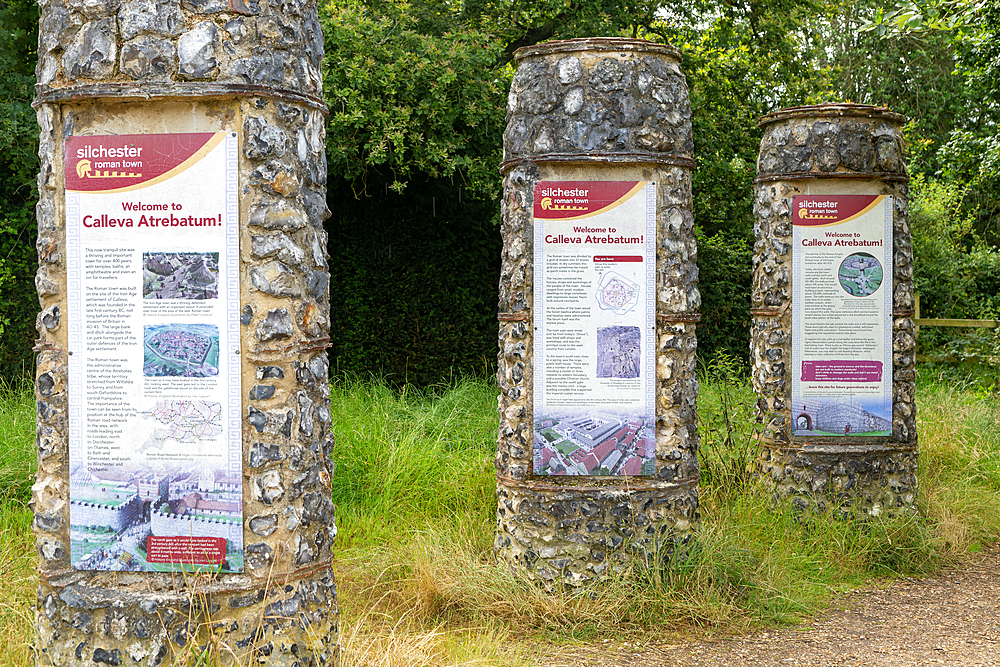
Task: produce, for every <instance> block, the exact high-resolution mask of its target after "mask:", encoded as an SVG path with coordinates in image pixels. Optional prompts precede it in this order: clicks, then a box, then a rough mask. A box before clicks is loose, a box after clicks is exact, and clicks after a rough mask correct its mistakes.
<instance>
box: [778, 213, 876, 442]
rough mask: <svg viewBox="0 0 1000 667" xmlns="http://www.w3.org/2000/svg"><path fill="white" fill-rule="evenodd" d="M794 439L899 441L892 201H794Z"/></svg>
mask: <svg viewBox="0 0 1000 667" xmlns="http://www.w3.org/2000/svg"><path fill="white" fill-rule="evenodd" d="M793 211H794V212H793V224H792V227H793V239H794V247H793V250H792V274H793V275H792V288H793V295H792V434H793V435H795V436H840V437H850V436H875V437H877V436H888V435H891V434H892V295H893V282H892V197H889V196H885V195H823V196H813V195H809V196H797V197H794V199H793Z"/></svg>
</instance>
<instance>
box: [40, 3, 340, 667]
mask: <svg viewBox="0 0 1000 667" xmlns="http://www.w3.org/2000/svg"><path fill="white" fill-rule="evenodd" d="M40 5H41V17H40V31H39V46H38V53H39V63H38V68H37V75H38V79H37V98H36V100H35V104H34V106H35V107H36V109H37V115H38V122H39V125H40V127H41V134H40V146H39V155H40V159H41V173H40V175H39V178H38V188H39V195H40V201H39V204H38V255H39V270H38V275H37V278H36V285H37V288H38V293H39V299H40V302H41V309H42V312H41V314H40V316H39V321H38V328H39V332H40V338H39V340H38V341H37V346H36V348H35V349H36V350H37V351H38V353H39V354H38V364H37V383H36V397H37V400H38V425H37V428H38V474H37V482H36V484H35V485H34V487H33V489H32V492H33V493H32V498H33V500H32V502H33V507H34V512H35V520H34V531H35V534H36V538H37V549H38V556H39V589H38V607H37V614H36V624H35V626H36V631H37V637H36V639H35V642H36V644H37V656H38V664H40V665H92V664H94V663H105V664H108V665H119V664H121V665H148V666H150V667H156V666H157V665H168V664H172V662H173V661H174V660H175V659H181V658H183V657H184V656H187V659H191V658H192V656H196V655H205V656H206V657H207V659H208V662H209V663H212V664H214V663H215V661H216V660H217V661H218V662H220V663H225V664H229V663H231V662H233V661H235V660H238V661H239V663H240V664H249V663H250V661H251V660H254V661H260V662H261V663H264V662H266V663H267V664H269V665H305V664H316V665H330V664H337V662H338V653H339V646H338V643H337V622H338V615H337V598H336V586H335V582H334V577H333V572H332V569H331V544H332V541H333V538H334V536H335V534H336V528H335V525H334V522H333V511H334V508H333V506H332V503H331V501H330V488H331V487H330V475H331V473H332V465H331V463H330V453H331V448H332V438H333V436H332V434H331V433H330V431H329V427H330V410H329V385H328V379H327V378H328V362H327V355H326V352H325V349H326V347H327V346H328V341H329V295H328V287H329V273H328V265H327V252H326V238H327V237H326V233H325V232H324V230H323V221H324V219H325V218H326V217H328V216H329V210H328V209H327V205H326V187H325V184H326V159H325V151H324V124H325V121H324V119H325V116H326V113H327V110H326V107H325V105H324V103H323V99H322V88H321V82H322V72H321V67H322V59H323V36H322V33H321V29H320V25H319V21H318V19H317V11H316V3H315V2H313V1H311V0H291V1H288V2H281V3H277V2H267V1H262V2H258V0H247V2H244V0H113V1H106V2H105V1H91V0H41V2H40ZM181 133H229V136H236V137H238V151H234V152H233V157H232V158H231V159H232V160H233V161H234V164H237V165H238V169H237V170H236V172H237V173H238V188H233V190H232V192H233V193H234V196H233V198H232V202H231V204H232V206H233V211H234V213H233V216H234V218H233V219H234V220H238V225H239V228H238V235H237V236H238V246H234V252H235V253H236V255H238V258H237V259H236V260H234V262H235V263H234V266H236V267H238V269H237V270H238V274H237V275H238V284H237V283H236V282H235V281H234V282H233V283H232V284H231V285H229V286H227V287H228V288H231V289H233V290H235V293H236V294H238V298H239V309H238V313H237V314H236V316H235V317H234V318H233V323H232V326H233V331H236V332H238V333H237V335H236V340H237V343H236V345H238V347H237V348H236V349H234V350H231V351H230V352H231V353H232V354H236V355H239V356H238V357H236V359H237V361H236V362H235V363H236V364H238V372H239V376H240V377H241V378H242V397H241V398H237V399H236V401H235V406H236V407H235V408H234V410H233V414H234V415H235V416H236V419H237V420H238V423H237V424H236V425H235V426H234V428H239V429H241V436H240V438H241V440H242V471H238V470H237V471H236V473H235V474H237V475H239V476H240V477H241V478H242V489H243V491H242V493H243V498H242V517H243V524H242V527H238V528H237V529H236V530H237V531H239V533H240V534H242V546H244V551H243V553H242V555H243V557H244V563H245V564H244V566H243V567H242V568H240V567H235V568H233V571H232V572H230V573H221V574H220V573H216V574H214V575H213V574H190V573H182V572H177V571H174V572H159V573H158V572H149V571H139V572H136V571H126V572H109V571H93V570H87V569H74V565H73V561H72V559H71V534H70V504H71V498H70V494H71V491H70V486H71V485H70V470H71V465H72V463H73V460H72V455H71V454H70V451H71V448H72V445H73V443H72V442H71V436H70V419H71V417H72V415H70V414H69V409H70V404H71V401H70V390H69V386H70V380H69V372H70V371H69V368H70V357H69V355H70V354H71V353H72V352H71V350H72V348H71V340H70V333H71V331H70V330H71V326H72V324H73V323H72V322H71V321H70V320H69V317H68V315H67V313H68V312H71V311H72V308H68V297H67V290H68V289H69V288H68V283H67V274H68V272H71V271H72V270H73V269H74V267H73V266H72V262H71V261H70V260H71V259H72V258H69V257H68V256H67V223H66V219H67V218H66V216H67V205H66V182H65V179H66V171H65V167H66V162H67V160H68V156H67V155H66V154H65V151H66V146H67V142H69V141H70V140H71V139H72V138H74V137H75V138H79V137H85V136H88V135H134V136H139V135H154V134H159V135H169V134H181ZM136 199H137V200H138V199H140V197H139V196H137V197H136ZM229 205H230V202H227V206H229ZM222 288H223V286H221V285H220V291H221V290H222ZM237 320H238V321H237ZM216 324H218V325H219V326H220V327H221V326H222V324H221V323H218V322H216ZM226 352H227V351H226V350H223V351H222V352H221V353H222V354H225V353H226ZM230 432H231V429H230ZM140 444H141V443H134V446H136V447H138V446H139V445H140ZM235 467H236V468H237V469H238V468H240V465H239V463H238V462H236V463H235ZM162 492H163V493H166V491H165V490H163V491H162ZM238 525H239V524H237V526H238ZM240 570H242V571H240Z"/></svg>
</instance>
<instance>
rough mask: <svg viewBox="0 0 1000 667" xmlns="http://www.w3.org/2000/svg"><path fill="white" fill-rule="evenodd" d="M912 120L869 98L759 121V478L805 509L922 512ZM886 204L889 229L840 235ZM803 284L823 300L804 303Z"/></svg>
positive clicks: (754, 344) (755, 334)
mask: <svg viewBox="0 0 1000 667" xmlns="http://www.w3.org/2000/svg"><path fill="white" fill-rule="evenodd" d="M904 122H905V119H904V118H903V117H902V116H900V115H899V114H895V113H892V112H890V111H888V110H886V109H884V108H879V107H872V106H867V105H858V104H826V105H821V106H810V107H797V108H790V109H783V110H781V111H778V112H775V113H773V114H770V115H767V116H764V117H763V118H762V119H761V121H760V123H761V126H762V127H763V129H764V138H763V139H762V140H761V147H760V156H759V157H758V160H757V178H756V181H755V185H754V215H755V225H754V233H755V237H756V243H755V246H754V258H753V292H752V304H751V305H752V310H751V312H752V316H753V323H752V327H751V344H750V349H751V357H752V363H753V386H754V389H755V391H756V392H757V395H758V400H757V408H758V413H759V415H760V417H761V418H762V419H763V421H764V423H765V424H766V429H765V431H764V433H763V436H762V438H761V445H762V448H761V457H760V472H761V475H762V477H763V479H764V480H765V481H766V482H767V483H769V484H770V485H771V486H772V487H773V489H774V493H775V496H776V498H780V499H783V500H784V501H786V502H790V503H791V504H793V505H794V506H796V507H798V508H800V509H818V510H820V511H823V510H825V509H826V508H828V507H831V506H833V507H834V508H837V510H838V511H844V512H846V511H851V512H855V511H860V512H862V513H866V514H869V515H872V516H878V515H880V514H883V513H888V514H892V513H901V512H902V513H907V512H911V511H914V510H915V508H916V493H917V480H916V476H915V473H916V469H917V429H916V405H915V402H914V382H915V371H914V360H915V354H914V349H915V335H914V323H913V310H914V300H913V249H912V244H911V239H910V220H909V207H908V202H907V184H908V181H909V177H908V176H907V174H906V165H905V148H904V143H903V136H902V132H901V131H900V127H901V126H902V124H903V123H904ZM883 198H884V199H883ZM852 202H860V204H859V206H862V205H863V206H867V207H870V208H871V207H874V208H871V211H869V212H868V213H865V212H864V210H862V209H860V208H859V209H858V210H854V209H852V208H851V206H853V205H854V204H852ZM838 207H839V208H838ZM841 209H842V210H841ZM876 212H878V215H880V216H882V219H881V220H880V221H878V222H877V224H876V227H882V229H881V230H879V231H878V232H877V233H874V234H873V235H872V238H871V239H869V238H867V236H868V235H867V234H865V233H861V232H859V233H856V234H850V233H845V232H843V230H846V229H847V227H846V226H845V225H847V224H858V223H857V222H856V221H857V220H860V218H861V216H863V215H873V214H874V213H876ZM824 216H825V219H822V218H824ZM793 222H794V224H793ZM808 225H817V226H814V227H809V226H808ZM810 229H813V230H819V231H813V232H809V231H808V230H810ZM872 229H875V228H874V227H873V228H872ZM883 237H884V238H883ZM819 253H822V254H819ZM852 257H853V258H854V259H853V260H852V259H851V258H852ZM796 258H798V259H796ZM796 261H801V262H803V265H802V270H801V271H800V272H798V273H796V272H794V270H793V269H794V265H795V262H796ZM824 262H826V263H828V264H829V266H824ZM852 262H853V263H852ZM797 277H798V278H799V279H800V280H802V281H804V282H803V283H802V284H801V285H797V284H796V278H797ZM799 288H801V289H802V290H805V291H809V290H812V292H811V294H812V296H810V297H806V296H803V297H802V298H803V303H801V304H795V303H793V302H794V301H795V299H794V295H795V294H803V295H805V292H797V291H796V290H797V289H799ZM872 331H878V332H881V333H879V334H877V335H873V334H871V333H870V332H872ZM866 332H868V333H866ZM876 338H878V339H880V340H876ZM810 340H811V341H812V342H810ZM817 342H819V343H820V345H816V343H817ZM796 346H799V350H798V351H796ZM796 355H797V356H796ZM885 360H888V363H885ZM890 378H891V379H890ZM796 382H798V383H799V384H798V385H797V386H798V387H799V389H798V391H799V394H798V396H795V395H793V387H794V386H795V383H796Z"/></svg>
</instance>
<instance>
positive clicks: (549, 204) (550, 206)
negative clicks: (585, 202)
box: [541, 197, 587, 211]
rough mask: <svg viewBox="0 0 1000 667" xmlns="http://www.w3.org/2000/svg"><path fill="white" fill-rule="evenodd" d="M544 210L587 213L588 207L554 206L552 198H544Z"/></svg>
mask: <svg viewBox="0 0 1000 667" xmlns="http://www.w3.org/2000/svg"><path fill="white" fill-rule="evenodd" d="M541 206H542V210H543V211H586V210H587V207H586V206H567V205H565V204H553V203H552V197H544V198H543V199H542V204H541Z"/></svg>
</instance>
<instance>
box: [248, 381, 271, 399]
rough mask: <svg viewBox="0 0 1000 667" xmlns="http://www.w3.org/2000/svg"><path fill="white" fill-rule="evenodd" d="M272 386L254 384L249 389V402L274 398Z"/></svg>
mask: <svg viewBox="0 0 1000 667" xmlns="http://www.w3.org/2000/svg"><path fill="white" fill-rule="evenodd" d="M274 389H275V387H274V385H273V384H256V385H254V386H253V388H251V389H250V400H251V401H265V400H267V399H269V398H271V397H272V396H274Z"/></svg>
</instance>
